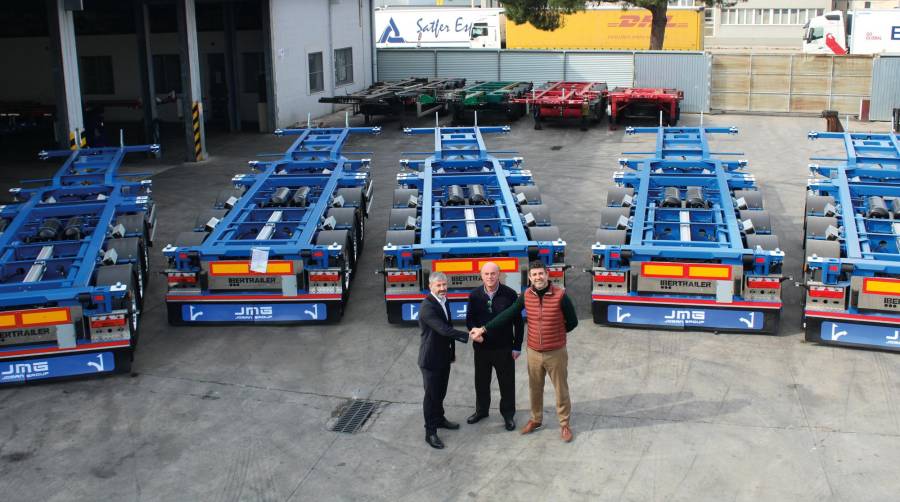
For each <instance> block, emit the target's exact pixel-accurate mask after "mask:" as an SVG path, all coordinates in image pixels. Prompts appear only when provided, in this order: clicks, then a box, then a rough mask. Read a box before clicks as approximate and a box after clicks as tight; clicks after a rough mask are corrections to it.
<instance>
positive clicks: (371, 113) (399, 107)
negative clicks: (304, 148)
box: [319, 78, 466, 126]
mask: <svg viewBox="0 0 900 502" xmlns="http://www.w3.org/2000/svg"><path fill="white" fill-rule="evenodd" d="M465 84H466V79H462V78H407V79H404V80H397V81H390V82H375V83H374V84H372V85H371V86H369V87H368V88H366V89H363V90H361V91H357V92H354V93H351V94H344V95H339V96H330V97H323V98H319V102H320V103H334V104H341V105H351V106H352V110H353V115H359V114H362V115H363V117H364V119H365V125H369V124H371V123H372V117H375V116H377V115H382V116H385V117H397V118H399V120H400V121H401V126H402V123H403V122H405V120H406V118H407V115H408V113H409V112H408V110H409V109H410V108H415V114H416V118H419V117H424V116H425V115H430V114H432V113H434V112H436V111H440V112H446V111H447V108H446V106H444V104H442V103H437V104H435V103H432V106H428V105H427V104H426V105H423V103H422V102H420V99H421V100H424V101H427V100H426V99H425V98H424V97H425V96H430V97H432V98H434V97H435V96H437V95H438V94H439V93H441V92H445V91H447V90H452V89H460V88H462V87H463V86H464V85H465Z"/></svg>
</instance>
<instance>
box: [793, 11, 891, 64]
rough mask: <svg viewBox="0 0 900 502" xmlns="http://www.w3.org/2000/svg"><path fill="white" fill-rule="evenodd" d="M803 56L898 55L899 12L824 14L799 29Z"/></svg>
mask: <svg viewBox="0 0 900 502" xmlns="http://www.w3.org/2000/svg"><path fill="white" fill-rule="evenodd" d="M803 37H804V38H803V53H804V54H835V55H844V54H886V53H895V54H900V9H893V10H859V11H847V14H846V16H845V15H844V13H843V12H841V11H832V12H827V13H825V15H822V16H816V17H814V18H812V19H810V20H809V22H807V23H806V25H805V26H804V27H803Z"/></svg>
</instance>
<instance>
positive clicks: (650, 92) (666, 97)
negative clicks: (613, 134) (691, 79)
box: [607, 87, 684, 129]
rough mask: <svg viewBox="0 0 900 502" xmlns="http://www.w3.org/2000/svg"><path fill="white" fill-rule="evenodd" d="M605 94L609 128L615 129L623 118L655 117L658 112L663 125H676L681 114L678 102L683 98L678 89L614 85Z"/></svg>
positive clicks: (657, 115)
mask: <svg viewBox="0 0 900 502" xmlns="http://www.w3.org/2000/svg"><path fill="white" fill-rule="evenodd" d="M607 95H608V97H609V109H610V111H609V128H610V129H615V128H616V124H619V123H621V122H622V121H623V120H624V119H625V118H636V117H641V118H653V119H657V118H658V117H659V114H660V112H662V121H663V124H664V125H668V126H674V125H677V124H678V118H679V117H680V116H681V106H680V104H679V103H680V102H681V101H682V100H683V99H684V91H679V90H678V89H649V88H632V87H616V88H615V89H613V90H611V91H609V92H608V93H607Z"/></svg>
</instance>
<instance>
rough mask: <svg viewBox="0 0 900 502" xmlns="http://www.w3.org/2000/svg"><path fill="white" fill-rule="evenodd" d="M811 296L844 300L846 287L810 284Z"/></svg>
mask: <svg viewBox="0 0 900 502" xmlns="http://www.w3.org/2000/svg"><path fill="white" fill-rule="evenodd" d="M809 296H810V297H811V298H823V299H826V298H827V299H836V300H842V299H843V298H844V288H835V287H829V286H810V287H809Z"/></svg>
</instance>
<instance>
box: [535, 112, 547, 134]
mask: <svg viewBox="0 0 900 502" xmlns="http://www.w3.org/2000/svg"><path fill="white" fill-rule="evenodd" d="M533 115H534V130H535V131H540V130H541V129H543V128H544V126H543V124H541V115H540V112H539V111H538V110H537V109H535V110H534V114H533Z"/></svg>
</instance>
